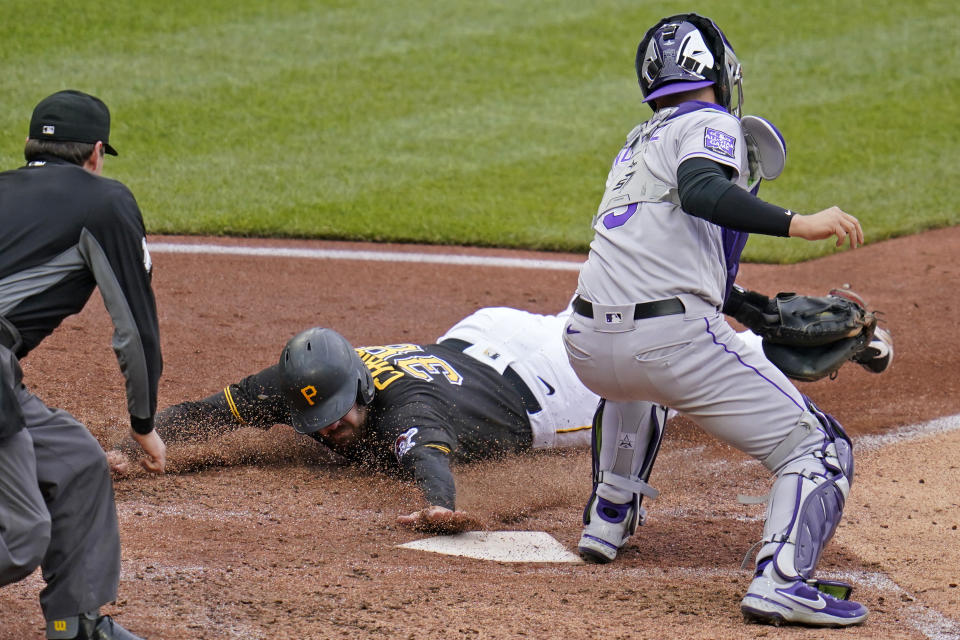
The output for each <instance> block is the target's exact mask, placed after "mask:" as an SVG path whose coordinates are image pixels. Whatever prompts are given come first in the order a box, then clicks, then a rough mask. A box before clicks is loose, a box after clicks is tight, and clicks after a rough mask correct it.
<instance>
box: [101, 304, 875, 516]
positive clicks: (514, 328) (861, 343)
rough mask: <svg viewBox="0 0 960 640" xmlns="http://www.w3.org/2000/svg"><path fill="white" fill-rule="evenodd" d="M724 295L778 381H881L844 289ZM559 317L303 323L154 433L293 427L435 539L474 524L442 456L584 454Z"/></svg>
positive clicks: (586, 395) (505, 314)
mask: <svg viewBox="0 0 960 640" xmlns="http://www.w3.org/2000/svg"><path fill="white" fill-rule="evenodd" d="M730 299H731V303H730V313H731V314H733V315H734V317H736V318H738V319H739V320H741V322H743V323H744V324H745V325H746V326H748V327H750V328H752V329H753V330H754V331H756V334H755V336H756V338H755V339H756V341H757V342H760V340H761V338H762V342H763V348H764V349H765V350H766V349H771V354H772V356H773V357H775V358H780V359H781V360H782V361H783V362H784V363H785V366H786V367H788V368H787V369H785V370H786V371H787V373H788V375H793V373H791V372H794V373H796V374H797V375H802V376H803V379H815V378H819V377H824V376H827V375H830V374H832V373H834V372H836V370H837V369H839V367H840V366H841V365H842V364H843V363H844V362H846V361H849V360H853V361H854V362H857V363H859V364H862V365H863V366H864V367H866V368H868V369H869V370H871V371H875V372H878V373H879V372H880V371H882V370H883V369H885V368H886V367H887V366H888V365H889V363H890V361H891V359H892V356H893V351H892V342H891V341H890V338H889V334H887V333H886V332H883V331H882V330H880V329H877V328H876V320H875V317H874V315H873V314H872V313H870V312H868V311H866V307H865V305H864V304H863V303H862V301H858V300H859V299H858V298H856V297H855V296H853V295H850V296H839V295H833V294H831V295H828V296H826V297H823V298H811V297H805V296H794V295H793V294H790V295H789V296H788V295H786V294H780V295H779V296H777V297H775V298H767V297H766V296H762V295H760V294H757V293H754V292H751V291H746V290H744V289H739V288H738V289H737V290H736V292H735V293H734V294H733V295H732V296H731V297H730ZM569 313H570V310H569V309H567V310H565V311H564V312H562V313H560V314H558V315H555V316H554V315H537V314H533V313H528V312H526V311H520V310H517V309H509V308H505V307H497V308H486V309H480V310H479V311H477V312H476V313H474V314H472V315H470V316H468V317H467V318H465V319H463V320H461V321H460V322H459V323H457V324H456V325H455V326H454V327H452V328H451V329H450V330H449V331H447V333H446V334H444V335H443V336H442V337H440V338H439V339H438V340H437V343H436V344H426V345H418V344H391V345H385V346H366V347H359V348H356V349H354V348H353V347H352V346H351V345H350V344H349V343H348V342H347V341H346V339H344V338H343V337H342V336H341V335H340V334H339V333H337V332H335V331H333V330H331V329H324V328H312V329H307V330H306V331H304V332H302V333H300V334H298V335H296V336H294V337H293V338H292V339H290V341H289V342H288V343H287V344H286V346H285V347H284V348H283V351H282V353H281V356H280V359H279V362H278V363H277V364H275V365H273V366H270V367H267V368H266V369H264V370H262V371H260V372H259V373H255V374H253V375H250V376H247V377H246V378H244V379H242V380H241V381H239V382H237V383H235V384H231V385H228V386H227V387H225V388H224V389H223V390H222V391H220V392H218V393H215V394H213V395H211V396H209V397H207V398H204V399H203V400H199V401H195V402H183V403H180V404H177V405H174V406H171V407H168V408H167V409H164V410H163V411H161V412H160V413H159V414H158V415H157V418H156V428H157V430H158V432H159V433H160V435H161V436H162V437H163V438H164V440H165V441H167V442H177V441H180V442H184V441H196V440H203V439H207V438H210V437H215V436H217V435H222V434H223V433H225V432H226V431H229V430H232V429H238V428H240V427H244V426H251V427H259V428H264V429H268V428H270V427H272V426H273V425H275V424H287V425H291V426H293V428H294V429H295V430H296V431H297V432H299V433H302V434H306V435H308V436H310V437H311V438H313V439H315V440H317V441H318V442H320V443H322V444H323V445H325V446H327V447H329V448H330V449H331V450H333V451H334V452H336V453H337V454H340V455H341V456H343V457H344V458H346V459H347V460H349V461H351V462H353V463H356V464H359V465H364V466H366V467H367V468H370V469H376V470H381V471H392V472H399V474H401V475H402V476H406V477H408V478H413V479H414V480H415V481H416V483H417V484H418V486H419V487H420V489H421V490H422V491H423V494H424V497H425V499H426V502H427V504H428V505H429V506H427V507H426V508H424V509H422V510H420V511H417V512H414V513H412V514H408V515H401V516H400V517H399V518H398V520H399V521H400V522H401V523H403V524H407V525H410V526H413V527H414V528H417V529H420V530H424V531H433V532H445V533H450V532H455V531H462V530H466V529H469V528H477V527H479V526H480V523H479V522H478V521H476V520H475V519H473V518H472V517H471V516H469V515H468V514H466V513H464V512H462V511H455V508H456V507H455V492H456V490H455V484H454V478H453V474H452V472H451V469H450V463H451V461H453V460H456V461H469V460H477V459H481V458H491V457H497V456H502V455H505V454H510V453H519V452H522V451H526V450H528V449H531V448H533V449H538V448H560V447H588V446H590V442H591V437H592V430H591V422H592V419H593V414H594V412H595V409H596V406H597V400H598V398H597V396H595V395H594V394H593V393H591V392H590V391H589V390H587V389H586V388H585V387H584V386H583V385H582V384H581V383H580V381H579V380H578V379H577V377H576V376H575V375H574V373H573V370H572V369H571V368H570V365H569V363H568V361H567V357H566V354H565V353H564V350H563V345H562V341H561V339H560V335H561V331H562V327H563V323H564V321H565V320H566V318H567V316H568V315H569ZM744 333H745V334H746V333H749V332H744ZM774 340H775V341H777V342H773V341H774ZM784 341H787V343H785V342H784ZM790 342H792V343H794V344H796V345H800V346H792V345H791V344H788V343H790ZM814 343H815V344H814ZM808 344H809V345H812V346H807V345H808ZM111 459H112V465H113V467H114V469H115V470H118V471H122V470H123V467H124V465H126V464H127V462H126V460H125V458H124V457H123V456H121V455H119V453H118V452H111Z"/></svg>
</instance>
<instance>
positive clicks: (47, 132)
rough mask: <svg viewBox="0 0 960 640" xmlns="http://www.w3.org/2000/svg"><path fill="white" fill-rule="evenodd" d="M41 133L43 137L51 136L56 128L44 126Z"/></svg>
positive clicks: (50, 125)
mask: <svg viewBox="0 0 960 640" xmlns="http://www.w3.org/2000/svg"><path fill="white" fill-rule="evenodd" d="M42 131H43V135H45V136H52V135H53V134H54V133H56V132H57V128H56V127H55V126H53V125H52V124H45V125H43V129H42Z"/></svg>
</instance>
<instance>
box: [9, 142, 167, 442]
mask: <svg viewBox="0 0 960 640" xmlns="http://www.w3.org/2000/svg"><path fill="white" fill-rule="evenodd" d="M151 270H152V265H151V262H150V254H149V252H148V251H147V241H146V234H145V230H144V225H143V218H142V216H141V214H140V209H139V207H138V206H137V203H136V200H135V199H134V197H133V194H132V193H130V190H129V189H127V188H126V187H125V186H124V185H123V184H122V183H120V182H118V181H116V180H111V179H109V178H105V177H102V176H98V175H95V174H93V173H91V172H89V171H87V170H86V169H84V168H83V167H80V166H77V165H74V164H72V163H69V162H66V161H63V160H60V159H58V158H55V157H47V158H43V159H42V161H39V162H32V163H30V165H28V166H26V167H22V168H20V169H16V170H13V171H5V172H3V173H0V316H2V317H3V318H4V319H5V320H6V322H7V323H9V325H12V326H13V327H14V328H15V329H16V331H17V332H19V334H20V339H21V343H20V345H19V347H18V348H17V349H16V355H17V356H18V357H20V358H22V357H23V356H25V355H26V354H27V353H29V352H30V351H31V350H32V349H33V348H34V347H36V346H37V345H38V344H40V342H41V341H42V340H43V339H44V338H45V337H47V336H48V335H49V334H50V333H51V332H52V331H53V330H54V329H56V328H57V327H58V326H59V325H60V323H61V322H62V321H63V319H64V318H66V317H67V316H69V315H72V314H74V313H77V312H79V311H80V310H81V309H83V307H84V305H85V304H86V303H87V300H89V298H90V296H91V294H92V293H93V290H94V288H95V287H99V289H100V294H101V296H102V297H103V301H104V305H105V306H106V308H107V311H108V312H109V314H110V318H111V319H112V321H113V325H114V334H113V348H114V351H115V352H116V354H117V360H118V361H119V363H120V369H121V371H122V372H123V375H124V378H125V379H126V391H127V405H128V409H129V412H130V416H131V418H130V420H131V426H132V427H133V428H134V429H135V430H137V431H138V432H140V433H148V432H149V431H150V430H151V429H152V424H153V415H154V413H155V412H156V406H157V387H158V383H159V380H160V374H161V371H162V369H163V361H162V358H161V355H160V337H159V331H158V323H157V310H156V302H155V300H154V296H153V290H152V288H151V285H150V276H151Z"/></svg>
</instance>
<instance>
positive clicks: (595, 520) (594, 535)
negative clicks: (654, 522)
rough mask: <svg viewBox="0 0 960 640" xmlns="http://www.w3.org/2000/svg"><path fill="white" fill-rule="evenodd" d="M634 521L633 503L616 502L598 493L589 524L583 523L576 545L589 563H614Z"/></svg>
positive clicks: (591, 509) (582, 556)
mask: <svg viewBox="0 0 960 640" xmlns="http://www.w3.org/2000/svg"><path fill="white" fill-rule="evenodd" d="M632 523H633V503H632V502H628V503H626V504H617V503H614V502H610V501H609V500H607V499H605V498H601V497H600V496H596V498H595V500H594V501H593V504H592V505H591V506H590V524H588V525H586V526H584V528H583V534H582V535H581V536H580V542H579V543H578V544H577V551H579V552H580V557H581V558H583V559H584V560H586V561H587V562H597V563H600V564H605V563H607V562H612V561H613V560H614V559H615V558H616V557H617V551H619V550H620V547H622V546H623V544H624V543H625V542H626V541H627V539H629V538H630V534H631V529H632Z"/></svg>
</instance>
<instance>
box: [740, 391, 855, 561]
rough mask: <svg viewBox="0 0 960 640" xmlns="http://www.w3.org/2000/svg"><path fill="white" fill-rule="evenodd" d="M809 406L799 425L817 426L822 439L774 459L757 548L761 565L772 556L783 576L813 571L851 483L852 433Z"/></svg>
mask: <svg viewBox="0 0 960 640" xmlns="http://www.w3.org/2000/svg"><path fill="white" fill-rule="evenodd" d="M807 407H808V410H807V411H806V412H804V414H803V415H802V416H801V418H800V424H799V425H798V426H797V431H799V432H808V431H812V430H814V429H815V430H817V431H818V432H819V433H820V434H822V440H821V443H820V445H819V446H818V447H817V448H816V449H814V450H812V451H804V452H799V455H797V452H794V453H793V457H791V456H790V455H789V454H788V455H787V456H785V458H784V460H785V462H784V463H782V466H781V465H772V464H771V466H773V467H774V468H777V467H779V470H778V472H777V479H776V481H775V482H774V484H773V490H772V491H771V493H770V502H769V504H768V505H767V520H766V524H765V526H764V532H763V533H764V535H763V547H762V548H761V549H760V552H759V553H758V554H757V564H758V565H759V564H760V562H762V561H763V560H764V559H766V558H770V557H772V558H773V564H774V568H775V569H776V571H777V573H778V574H779V575H780V576H781V577H783V578H784V579H792V578H796V577H801V578H804V579H809V578H810V577H812V575H813V569H814V567H815V566H816V564H817V562H818V561H819V560H820V554H821V553H822V552H823V547H824V546H825V545H826V544H827V542H829V540H830V538H831V537H833V533H834V531H836V528H837V525H838V524H839V523H840V517H841V515H842V514H843V507H844V504H845V501H846V498H847V494H848V493H849V492H850V485H851V484H852V483H853V471H854V469H853V445H852V444H851V442H850V438H849V437H848V436H847V434H846V432H844V430H843V428H842V427H841V426H840V423H838V422H837V421H836V420H834V419H833V417H832V416H829V415H827V414H825V413H823V412H822V411H820V410H819V409H818V408H817V407H816V406H815V405H814V404H813V403H812V402H810V401H809V400H807ZM789 439H790V438H789V437H788V440H789ZM774 453H776V451H775V452H774ZM769 462H771V461H769V460H768V463H769Z"/></svg>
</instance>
